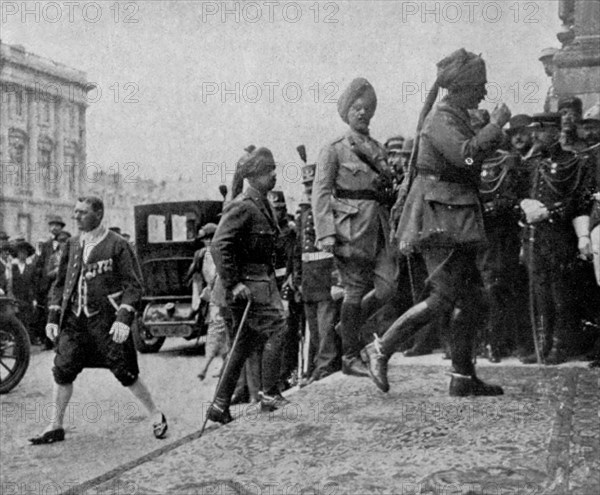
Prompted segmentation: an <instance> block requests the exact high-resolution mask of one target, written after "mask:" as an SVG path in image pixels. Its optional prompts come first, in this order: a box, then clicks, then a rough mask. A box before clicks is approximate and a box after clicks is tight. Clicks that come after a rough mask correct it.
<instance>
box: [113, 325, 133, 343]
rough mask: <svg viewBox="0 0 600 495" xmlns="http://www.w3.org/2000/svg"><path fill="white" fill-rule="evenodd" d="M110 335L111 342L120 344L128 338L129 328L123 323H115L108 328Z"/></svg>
mask: <svg viewBox="0 0 600 495" xmlns="http://www.w3.org/2000/svg"><path fill="white" fill-rule="evenodd" d="M108 333H109V334H110V335H112V336H113V340H114V341H115V342H116V343H117V344H122V343H123V342H125V341H126V340H127V337H129V326H127V325H125V323H121V322H120V321H115V322H114V323H113V324H112V327H110V332H108Z"/></svg>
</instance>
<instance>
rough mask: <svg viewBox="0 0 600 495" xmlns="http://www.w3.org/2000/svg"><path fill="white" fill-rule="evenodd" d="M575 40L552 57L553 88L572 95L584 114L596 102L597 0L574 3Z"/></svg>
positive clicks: (599, 76)
mask: <svg viewBox="0 0 600 495" xmlns="http://www.w3.org/2000/svg"><path fill="white" fill-rule="evenodd" d="M573 7H574V11H573V19H574V26H573V30H574V33H575V39H574V40H573V41H572V42H570V43H569V44H567V45H566V46H565V47H564V48H563V49H562V50H560V51H559V52H558V53H557V54H556V55H555V56H554V63H555V65H556V69H555V73H554V88H555V91H556V93H557V94H558V95H559V96H563V95H575V96H578V97H579V98H581V100H582V101H583V109H584V111H585V110H587V109H588V108H590V107H591V106H592V105H594V104H595V103H598V102H599V101H600V0H574V3H573Z"/></svg>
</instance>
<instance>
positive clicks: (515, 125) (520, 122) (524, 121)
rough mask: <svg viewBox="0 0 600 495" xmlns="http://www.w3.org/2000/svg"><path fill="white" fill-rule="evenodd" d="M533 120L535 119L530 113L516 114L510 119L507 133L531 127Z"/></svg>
mask: <svg viewBox="0 0 600 495" xmlns="http://www.w3.org/2000/svg"><path fill="white" fill-rule="evenodd" d="M532 122H533V119H532V118H531V117H530V116H529V115H525V114H524V113H521V114H519V115H515V116H514V117H512V118H511V119H510V120H509V121H508V128H507V129H506V133H507V134H509V135H510V134H513V133H515V132H518V131H520V130H521V129H524V128H526V127H529V126H530V125H531V124H532Z"/></svg>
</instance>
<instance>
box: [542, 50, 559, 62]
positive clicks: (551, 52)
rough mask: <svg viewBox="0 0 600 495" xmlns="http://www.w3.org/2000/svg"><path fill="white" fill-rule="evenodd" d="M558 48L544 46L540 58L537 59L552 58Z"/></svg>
mask: <svg viewBox="0 0 600 495" xmlns="http://www.w3.org/2000/svg"><path fill="white" fill-rule="evenodd" d="M559 51H560V50H559V49H558V48H553V47H550V48H544V49H543V50H542V53H540V58H539V59H538V60H541V61H543V60H545V59H548V58H554V55H556V54H557V53H558V52H559Z"/></svg>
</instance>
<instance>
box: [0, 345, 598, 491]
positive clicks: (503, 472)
mask: <svg viewBox="0 0 600 495" xmlns="http://www.w3.org/2000/svg"><path fill="white" fill-rule="evenodd" d="M190 354H193V352H192V351H189V350H187V351H186V349H185V348H179V349H177V348H176V349H174V350H171V351H167V352H161V353H160V354H158V355H153V356H144V357H143V358H142V369H143V371H144V372H145V374H146V376H147V379H148V383H149V384H150V385H151V387H152V388H153V389H155V390H160V394H161V396H162V398H163V399H164V401H166V402H167V403H168V404H169V405H168V409H167V411H168V413H169V415H170V419H171V430H170V436H169V438H168V439H167V440H165V441H163V442H159V441H156V440H154V439H152V438H151V436H150V435H149V431H148V430H149V425H148V424H147V421H146V420H145V419H144V417H143V415H142V414H141V412H137V413H136V412H129V411H127V412H128V413H129V414H130V416H131V417H129V418H128V419H129V420H130V421H128V422H126V421H125V419H124V418H123V419H121V418H116V412H120V411H119V410H118V407H121V409H123V408H124V407H125V406H126V405H127V404H128V403H131V401H129V398H128V396H127V395H123V394H122V391H120V389H119V387H118V385H117V386H113V385H104V382H102V383H103V387H102V389H101V390H96V396H100V395H101V396H102V397H103V398H110V399H113V398H114V399H115V400H116V401H117V404H118V406H117V405H115V404H112V406H111V405H110V404H108V401H105V404H106V406H103V409H102V416H101V417H100V418H99V420H98V421H96V422H90V421H89V419H90V417H91V411H92V406H89V407H88V409H89V411H88V412H87V416H88V421H82V419H83V412H81V413H80V416H79V417H77V415H75V417H74V421H73V424H72V427H71V428H70V431H69V432H68V433H67V434H68V439H67V441H66V442H63V443H61V444H57V445H54V446H47V447H43V448H34V447H29V446H26V445H25V444H24V442H22V440H23V439H24V438H26V436H27V435H26V434H27V433H29V432H30V431H31V430H32V428H33V427H34V426H35V427H36V428H37V427H38V425H35V423H34V422H32V417H25V418H22V420H21V422H20V423H19V422H17V423H15V418H13V417H12V416H11V417H10V418H9V417H8V412H10V411H12V408H13V407H14V406H12V405H10V404H14V403H18V402H19V401H20V400H23V401H24V404H25V405H24V406H22V407H25V408H26V407H30V408H31V407H32V406H31V404H32V403H38V402H40V401H41V400H43V399H44V398H43V397H39V396H35V397H31V396H29V395H28V394H26V393H25V392H24V391H25V390H26V388H27V383H26V382H25V381H24V382H23V383H22V384H21V385H20V386H19V388H18V389H15V391H13V393H16V394H15V395H14V396H13V393H11V394H10V395H9V396H4V397H3V400H2V412H3V421H2V430H3V431H2V447H1V449H2V450H1V454H2V472H1V476H2V493H3V494H4V493H6V494H9V493H19V494H20V493H26V492H25V491H18V490H19V489H21V488H23V486H24V485H23V483H25V487H26V488H27V487H29V488H31V487H32V486H33V487H34V489H35V486H39V491H35V492H34V493H58V491H60V490H58V488H60V489H61V490H62V491H65V490H66V489H68V488H70V487H72V488H73V491H74V492H75V493H86V494H91V493H94V494H96V493H103V494H105V493H106V494H108V493H111V494H116V493H119V494H134V493H135V494H150V495H151V494H176V495H180V494H181V495H192V494H206V495H208V494H236V493H237V494H269V495H278V494H286V495H287V494H300V493H302V494H314V495H316V494H319V495H327V494H331V495H334V494H335V495H338V494H380V493H381V494H410V493H421V494H428V495H431V494H436V495H437V494H444V495H446V494H461V495H466V494H470V495H475V494H477V495H479V494H485V495H488V494H490V495H491V494H494V495H496V494H501V495H508V494H511V495H516V494H519V495H521V494H542V493H543V494H556V495H563V494H569V493H573V494H583V495H586V494H590V495H591V494H594V495H596V494H597V493H599V492H600V460H599V459H600V419H599V407H600V387H599V383H598V382H599V377H600V374H599V373H598V371H593V370H588V369H586V368H585V367H584V366H583V365H579V366H578V365H577V364H575V365H562V366H559V367H537V366H528V367H524V366H519V365H517V363H516V362H515V361H505V362H503V363H501V364H500V365H491V364H488V363H487V362H486V361H482V362H481V363H480V375H481V377H482V378H484V379H487V380H490V381H494V382H497V383H500V384H502V385H504V387H505V393H506V395H505V396H503V397H500V398H478V399H454V398H450V397H449V396H448V394H447V387H448V380H449V379H448V377H447V376H446V375H445V374H444V371H445V369H446V368H447V362H446V361H442V360H441V358H440V356H439V355H435V356H430V357H427V358H426V359H423V358H413V359H406V358H403V357H401V356H397V357H395V358H394V359H393V360H392V363H391V364H392V366H391V368H390V377H391V383H392V390H391V392H390V393H389V394H387V395H385V394H382V393H380V392H379V391H378V390H377V389H375V387H374V386H373V385H372V384H371V382H370V381H369V380H368V379H361V378H349V377H345V376H342V375H340V374H336V375H333V376H331V377H329V378H328V379H326V380H324V381H322V382H319V383H317V384H314V385H312V386H310V387H307V388H305V389H302V390H299V391H294V393H292V394H291V395H289V398H290V399H291V400H292V401H293V403H292V404H291V405H290V406H288V407H286V408H285V409H284V410H283V411H278V412H276V413H271V414H259V413H258V411H256V410H255V409H254V408H251V407H248V406H247V407H238V408H237V409H235V410H234V413H235V414H236V415H237V416H238V419H237V421H235V422H234V423H231V424H230V425H227V426H224V427H217V426H214V425H212V424H211V423H209V425H211V427H210V429H209V430H207V432H205V434H204V436H203V437H202V438H198V433H197V430H198V428H199V427H200V425H201V420H202V413H201V409H202V410H205V407H206V404H207V402H208V400H209V396H210V393H211V392H212V386H214V379H213V381H212V382H211V384H212V386H211V384H206V385H203V386H202V387H200V386H198V383H197V382H196V381H195V378H194V376H195V375H193V376H190V370H189V368H190V367H192V368H194V370H197V368H198V367H199V366H200V360H201V359H203V358H198V357H197V356H193V355H190ZM41 356H42V359H47V358H46V357H45V356H44V355H41ZM38 358H39V356H38ZM161 363H162V364H161ZM165 363H168V365H169V366H168V370H169V372H165V369H167V368H166V364H165ZM172 369H175V371H174V372H171V370H172ZM177 370H180V372H181V375H180V377H178V379H177V380H174V377H175V376H177V374H178V371H177ZM86 373H87V372H86ZM89 373H90V374H89V375H84V376H82V378H83V380H82V383H81V386H80V389H82V388H83V387H84V386H85V383H84V381H85V380H91V378H92V374H94V373H96V374H97V373H103V372H101V371H95V372H89ZM26 379H27V378H26ZM47 381H48V387H49V386H50V379H48V380H47ZM180 382H181V383H180ZM106 383H107V384H108V383H109V381H106ZM88 385H89V384H88ZM82 393H83V392H82ZM182 394H183V395H182ZM11 396H12V397H11ZM9 397H10V398H11V402H9V401H8V398H9ZM182 398H183V400H182ZM97 400H98V401H99V402H100V400H99V399H97ZM201 404H202V405H203V406H204V407H201ZM131 407H132V408H133V406H131ZM82 411H83V409H82ZM132 411H133V409H132ZM124 412H125V411H124ZM30 416H33V413H31V412H30ZM117 416H118V415H117ZM116 419H119V421H117V420H116ZM5 420H6V421H5ZM15 426H16V428H15ZM7 427H8V428H7ZM7 429H11V430H12V431H11V432H6V431H5V430H7ZM5 439H8V440H9V441H8V445H10V447H8V448H7V447H6V445H7V444H6V443H5ZM36 483H38V485H35V484H36ZM43 489H45V490H46V491H43ZM51 490H54V491H51ZM30 491H31V490H30ZM27 493H29V492H27Z"/></svg>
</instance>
